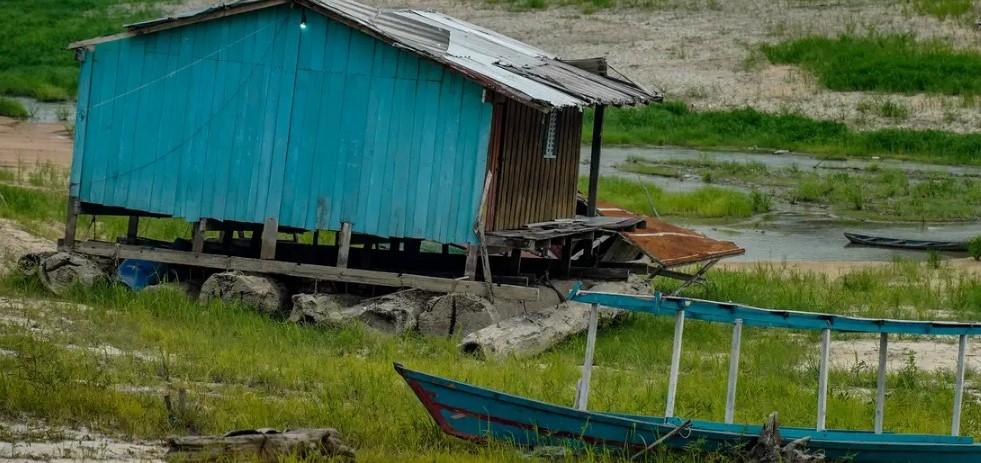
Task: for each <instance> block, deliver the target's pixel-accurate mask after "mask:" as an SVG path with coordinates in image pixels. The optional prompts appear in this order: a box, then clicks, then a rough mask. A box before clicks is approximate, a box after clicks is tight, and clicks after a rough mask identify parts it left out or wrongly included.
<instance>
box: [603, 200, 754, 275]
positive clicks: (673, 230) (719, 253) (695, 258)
mask: <svg viewBox="0 0 981 463" xmlns="http://www.w3.org/2000/svg"><path fill="white" fill-rule="evenodd" d="M597 206H598V207H597V209H598V212H599V213H600V215H603V216H605V217H630V216H634V214H633V213H632V212H630V211H628V210H625V209H622V208H619V207H617V206H614V205H612V204H609V203H604V202H602V201H599V202H598V203H597ZM644 222H645V225H644V226H643V227H638V228H637V230H635V231H632V232H621V233H620V235H622V236H623V237H624V238H625V239H626V240H627V241H629V242H631V243H633V244H634V245H635V246H637V247H638V248H639V249H640V250H641V251H643V252H644V254H646V255H647V256H648V257H650V258H651V260H653V261H655V262H657V263H658V264H660V265H662V266H664V267H675V266H679V265H688V264H694V263H698V262H705V261H709V260H714V259H720V258H723V257H729V256H738V255H740V254H743V253H745V252H746V250H745V249H743V248H741V247H739V246H738V245H737V244H736V243H733V242H731V241H721V240H715V239H712V238H709V237H707V236H705V235H703V234H701V233H698V232H696V231H694V230H689V229H687V228H684V227H679V226H677V225H672V224H670V223H667V222H665V221H663V220H660V219H655V218H653V217H644Z"/></svg>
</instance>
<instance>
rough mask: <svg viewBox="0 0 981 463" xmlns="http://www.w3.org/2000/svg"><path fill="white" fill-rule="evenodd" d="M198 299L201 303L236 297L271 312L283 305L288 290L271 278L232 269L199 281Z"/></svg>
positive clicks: (233, 299) (278, 310)
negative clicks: (199, 293) (199, 291)
mask: <svg viewBox="0 0 981 463" xmlns="http://www.w3.org/2000/svg"><path fill="white" fill-rule="evenodd" d="M198 299H199V300H200V302H201V303H203V304H205V303H207V302H208V301H210V300H212V299H221V300H223V301H238V302H241V303H243V304H246V305H249V306H252V307H255V308H256V309H259V310H260V311H262V312H265V313H269V314H274V313H278V312H280V311H281V310H283V308H284V307H286V304H287V301H288V300H289V293H288V292H287V290H286V287H285V286H283V284H282V283H280V282H279V281H278V280H276V279H275V278H272V277H269V276H266V275H256V274H251V273H245V272H239V271H232V272H219V273H215V274H213V275H211V276H210V277H208V279H207V280H205V281H204V284H203V285H201V295H200V296H199V298H198Z"/></svg>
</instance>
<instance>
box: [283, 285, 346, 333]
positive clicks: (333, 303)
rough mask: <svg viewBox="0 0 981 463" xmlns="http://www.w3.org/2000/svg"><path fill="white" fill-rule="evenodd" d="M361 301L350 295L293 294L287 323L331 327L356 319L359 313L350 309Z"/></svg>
mask: <svg viewBox="0 0 981 463" xmlns="http://www.w3.org/2000/svg"><path fill="white" fill-rule="evenodd" d="M360 301H361V298H360V297H358V296H355V295H352V294H325V293H315V294H294V295H293V309H292V311H291V312H290V317H289V321H291V322H293V323H308V324H312V325H332V324H336V323H342V322H344V321H346V320H351V319H353V318H356V317H357V316H358V315H359V314H360V311H359V310H357V309H353V310H352V309H351V307H352V306H354V305H356V304H357V303H358V302H360Z"/></svg>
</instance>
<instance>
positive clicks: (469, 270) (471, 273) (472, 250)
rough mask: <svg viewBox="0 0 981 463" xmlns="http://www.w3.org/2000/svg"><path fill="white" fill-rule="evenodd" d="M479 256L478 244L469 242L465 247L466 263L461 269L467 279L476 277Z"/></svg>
mask: <svg viewBox="0 0 981 463" xmlns="http://www.w3.org/2000/svg"><path fill="white" fill-rule="evenodd" d="M479 257H480V245H477V244H471V245H470V246H469V247H467V264H466V266H465V267H464V269H463V275H464V276H466V277H467V279H468V280H471V281H473V280H476V279H477V259H478V258H479Z"/></svg>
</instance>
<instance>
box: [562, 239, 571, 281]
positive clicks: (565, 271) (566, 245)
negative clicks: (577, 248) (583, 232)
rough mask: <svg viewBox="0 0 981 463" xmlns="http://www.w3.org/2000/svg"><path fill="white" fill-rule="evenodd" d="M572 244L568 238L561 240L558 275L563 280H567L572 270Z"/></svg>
mask: <svg viewBox="0 0 981 463" xmlns="http://www.w3.org/2000/svg"><path fill="white" fill-rule="evenodd" d="M572 242H573V241H572V238H571V237H568V236H567V237H565V239H563V240H562V255H561V257H560V263H559V273H560V274H561V275H562V277H563V278H568V277H569V271H570V270H572Z"/></svg>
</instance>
